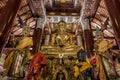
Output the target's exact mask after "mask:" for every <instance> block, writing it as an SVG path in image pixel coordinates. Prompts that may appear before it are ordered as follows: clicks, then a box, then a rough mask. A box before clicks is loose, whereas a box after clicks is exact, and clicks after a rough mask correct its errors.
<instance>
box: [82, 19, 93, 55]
mask: <svg viewBox="0 0 120 80" xmlns="http://www.w3.org/2000/svg"><path fill="white" fill-rule="evenodd" d="M82 27H83V39H84V49H85V51H86V52H87V53H88V57H90V56H91V55H92V52H93V37H92V32H91V31H90V23H89V19H84V20H83V21H82Z"/></svg>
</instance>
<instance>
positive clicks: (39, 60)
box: [24, 52, 46, 80]
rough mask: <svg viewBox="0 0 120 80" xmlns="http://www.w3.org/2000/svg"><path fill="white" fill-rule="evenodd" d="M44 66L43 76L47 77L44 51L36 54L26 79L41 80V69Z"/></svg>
mask: <svg viewBox="0 0 120 80" xmlns="http://www.w3.org/2000/svg"><path fill="white" fill-rule="evenodd" d="M42 68H43V72H42V76H41V77H42V78H43V80H45V78H46V57H45V56H44V54H43V53H42V52H39V53H37V54H35V55H34V56H33V58H32V60H31V62H30V66H29V69H28V74H27V75H26V76H25V78H24V80H32V78H34V80H39V76H40V73H41V69H42Z"/></svg>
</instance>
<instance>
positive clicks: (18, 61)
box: [4, 33, 33, 77]
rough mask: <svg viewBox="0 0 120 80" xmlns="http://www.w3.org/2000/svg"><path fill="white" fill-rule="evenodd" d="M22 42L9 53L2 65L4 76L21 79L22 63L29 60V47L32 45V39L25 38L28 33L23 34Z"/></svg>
mask: <svg viewBox="0 0 120 80" xmlns="http://www.w3.org/2000/svg"><path fill="white" fill-rule="evenodd" d="M24 35H25V36H23V38H22V40H20V41H19V43H18V45H17V46H16V47H15V49H14V50H13V51H11V52H10V53H9V55H8V57H7V58H6V60H5V63H4V69H6V70H5V71H4V75H7V76H14V77H22V76H23V75H22V74H23V71H24V70H23V68H24V65H23V64H24V62H25V61H26V60H28V59H30V58H31V53H30V47H31V46H32V45H33V41H32V38H30V37H27V35H28V33H25V34H24Z"/></svg>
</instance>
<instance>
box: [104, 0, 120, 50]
mask: <svg viewBox="0 0 120 80" xmlns="http://www.w3.org/2000/svg"><path fill="white" fill-rule="evenodd" d="M104 1H105V4H106V7H107V10H108V13H109V15H110V18H111V22H112V27H113V30H114V33H115V39H116V41H117V44H118V47H119V49H120V1H119V0H104Z"/></svg>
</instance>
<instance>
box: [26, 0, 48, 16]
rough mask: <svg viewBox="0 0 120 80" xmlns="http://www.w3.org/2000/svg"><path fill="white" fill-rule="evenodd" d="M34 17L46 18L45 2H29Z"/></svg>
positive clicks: (30, 0)
mask: <svg viewBox="0 0 120 80" xmlns="http://www.w3.org/2000/svg"><path fill="white" fill-rule="evenodd" d="M27 1H28V4H29V7H30V9H31V11H32V14H33V16H34V17H44V16H45V14H46V13H45V8H44V3H43V0H27Z"/></svg>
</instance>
